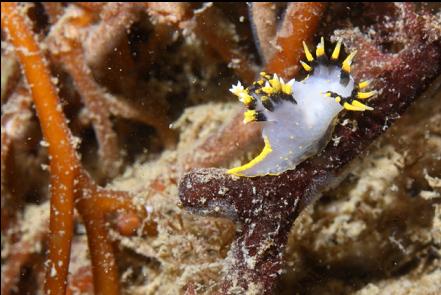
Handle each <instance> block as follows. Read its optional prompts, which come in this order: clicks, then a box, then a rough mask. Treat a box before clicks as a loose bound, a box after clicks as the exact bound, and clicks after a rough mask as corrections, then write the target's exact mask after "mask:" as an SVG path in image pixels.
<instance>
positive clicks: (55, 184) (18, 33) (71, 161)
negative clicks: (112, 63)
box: [1, 3, 80, 294]
mask: <svg viewBox="0 0 441 295" xmlns="http://www.w3.org/2000/svg"><path fill="white" fill-rule="evenodd" d="M1 23H2V27H3V29H4V30H5V31H6V32H7V33H8V36H9V38H10V40H11V43H12V44H13V45H14V47H15V49H16V54H17V56H18V58H19V60H20V63H21V65H22V66H23V71H24V74H25V76H26V79H27V82H28V85H29V88H30V90H31V94H32V98H33V100H34V103H35V108H36V110H37V113H38V117H39V120H40V124H41V127H42V130H43V134H44V137H45V138H46V140H47V141H48V143H49V154H50V155H51V160H50V167H51V213H50V214H51V219H50V226H49V230H50V235H49V254H48V255H49V261H50V263H49V265H48V269H47V271H48V272H47V277H46V291H47V292H49V290H50V292H51V294H64V293H65V291H66V278H67V273H68V265H69V259H70V245H71V240H72V234H73V207H74V206H73V200H74V179H75V176H76V175H77V174H78V171H79V167H80V166H79V160H78V157H77V155H76V152H75V150H74V148H73V145H72V144H71V138H72V136H71V134H70V131H69V129H68V127H67V125H66V120H65V118H64V115H63V113H62V110H61V105H60V104H59V99H58V95H57V90H56V89H55V87H54V85H53V84H52V81H51V75H50V73H49V70H48V68H47V65H46V61H45V59H44V57H43V55H42V53H41V51H40V48H39V46H38V44H37V42H36V40H35V39H34V36H33V33H32V31H31V29H30V26H29V25H28V24H27V23H26V21H25V18H24V16H23V13H22V11H21V8H20V6H19V5H18V4H17V3H2V4H1Z"/></svg>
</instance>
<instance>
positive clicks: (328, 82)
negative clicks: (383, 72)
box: [228, 37, 377, 177]
mask: <svg viewBox="0 0 441 295" xmlns="http://www.w3.org/2000/svg"><path fill="white" fill-rule="evenodd" d="M303 48H304V51H305V58H306V62H305V61H301V62H300V64H301V65H302V67H303V69H304V70H305V71H306V72H307V73H308V77H307V78H306V79H304V80H302V81H296V80H294V79H292V80H290V81H288V82H285V81H284V80H283V79H282V78H280V77H278V76H277V75H276V74H274V75H270V74H267V73H265V72H262V73H260V79H259V80H257V81H256V82H254V83H253V84H252V85H251V86H249V87H247V88H244V87H243V86H242V84H241V83H240V82H238V83H237V85H233V86H232V88H231V89H230V91H231V92H232V93H233V94H234V95H236V96H237V97H238V98H239V100H240V101H241V102H242V103H243V104H244V106H245V107H246V108H247V111H246V112H245V113H244V123H250V122H257V121H258V122H260V124H262V126H263V129H262V136H263V139H264V142H265V146H264V148H263V150H262V152H261V153H260V154H259V155H258V156H257V157H255V158H254V159H253V160H251V161H250V162H248V163H246V164H244V165H242V166H239V167H236V168H232V169H230V170H228V173H229V174H234V175H238V176H246V177H254V176H262V175H278V174H280V173H283V172H285V171H286V170H291V169H294V168H295V167H296V165H298V164H299V163H300V162H302V161H303V160H305V159H307V158H308V157H310V156H312V155H314V154H316V153H317V152H319V151H320V150H321V149H323V148H324V146H326V144H327V143H328V142H329V138H330V134H331V133H332V130H333V129H334V125H335V122H336V120H335V118H336V117H337V115H338V114H339V113H340V112H341V111H342V110H343V109H346V110H349V111H370V110H373V109H372V108H371V107H369V106H368V105H366V104H364V103H362V102H361V101H360V100H366V99H369V98H371V97H373V96H375V95H376V94H377V92H376V91H375V90H372V91H369V90H366V88H368V86H369V84H370V81H369V80H367V81H361V82H359V83H358V84H356V83H355V81H354V79H353V77H352V76H351V65H352V61H353V59H354V57H355V54H356V52H355V51H354V52H352V53H350V54H349V55H348V56H346V57H341V51H342V44H341V42H340V41H338V42H337V44H336V45H335V47H334V49H333V51H332V53H331V55H330V57H328V55H327V54H326V48H325V41H324V38H323V37H322V38H320V43H319V44H318V45H317V47H316V49H315V57H314V55H313V53H311V51H310V50H309V48H308V46H307V44H306V43H305V42H303Z"/></svg>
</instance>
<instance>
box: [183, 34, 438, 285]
mask: <svg viewBox="0 0 441 295" xmlns="http://www.w3.org/2000/svg"><path fill="white" fill-rule="evenodd" d="M409 69H412V70H409ZM440 72H441V44H440V42H439V41H435V42H427V41H424V40H418V42H414V43H413V44H412V45H411V46H409V47H408V48H407V49H405V50H403V51H401V52H400V53H399V55H398V56H397V57H394V67H390V68H386V69H385V71H384V72H383V73H382V74H381V75H380V76H378V77H377V78H376V83H375V85H374V87H375V88H376V89H381V90H380V93H381V94H380V95H379V97H377V98H376V99H375V100H372V101H370V105H372V107H374V109H375V110H374V111H373V112H371V113H361V114H345V116H344V117H343V118H342V119H353V120H355V121H356V122H357V127H356V128H354V129H352V128H351V127H352V126H351V127H349V126H347V125H346V126H343V125H342V124H340V125H338V126H337V127H336V129H335V133H334V134H335V136H337V137H341V140H340V143H339V144H338V145H337V146H334V145H333V144H330V145H328V146H327V147H326V149H325V150H324V151H323V152H322V153H320V154H319V155H317V156H315V157H313V158H311V159H310V160H307V161H305V162H303V163H302V164H300V165H299V166H298V167H297V168H296V170H292V171H287V172H285V173H283V174H281V175H280V176H264V177H256V178H245V177H241V178H238V177H235V176H231V175H228V174H226V170H224V169H195V170H192V171H191V172H190V173H188V174H187V175H185V176H184V178H183V179H182V181H181V183H180V186H179V196H180V199H181V201H182V203H183V205H184V207H186V208H187V209H188V210H190V211H191V212H195V213H198V214H208V215H211V216H223V217H228V218H231V219H233V220H234V221H236V222H237V223H238V225H239V229H240V230H239V231H238V233H237V236H236V240H235V241H234V242H233V244H232V248H231V250H230V257H229V261H228V266H227V269H226V276H225V277H224V281H223V283H222V290H223V293H226V294H229V293H230V292H232V291H238V292H239V293H240V292H243V291H244V290H248V291H252V292H254V293H257V294H270V293H271V292H272V290H273V288H274V286H275V284H276V282H277V278H278V277H279V276H280V274H281V271H282V265H283V263H282V262H283V260H282V257H283V250H284V248H285V245H286V242H287V235H288V232H289V230H290V228H291V226H292V224H293V222H294V220H295V219H296V217H297V216H298V215H299V213H300V212H301V211H302V209H303V208H304V207H306V206H307V205H308V204H310V203H311V202H312V201H313V200H314V198H315V197H316V196H317V195H318V194H319V193H320V192H321V191H323V190H324V189H326V188H328V187H329V186H331V185H333V184H335V183H336V182H337V180H338V178H339V177H340V176H342V175H344V170H345V169H346V168H347V167H348V164H349V163H350V162H351V161H352V160H353V159H354V158H356V157H357V156H359V155H360V154H361V153H363V151H365V150H366V148H367V147H368V146H369V144H370V143H371V142H372V141H373V140H374V139H375V138H377V137H378V136H379V135H381V134H383V133H384V132H385V130H386V129H387V128H388V126H390V124H391V123H392V122H393V121H395V120H396V119H397V118H399V116H400V114H402V113H403V112H404V111H405V110H406V109H407V108H408V107H409V105H410V104H411V103H412V102H413V101H414V100H415V99H416V98H417V96H418V95H419V94H420V93H421V92H422V91H423V90H424V89H425V88H426V86H427V85H428V84H429V83H430V81H431V80H433V79H434V78H436V77H437V76H438V75H439V74H440Z"/></svg>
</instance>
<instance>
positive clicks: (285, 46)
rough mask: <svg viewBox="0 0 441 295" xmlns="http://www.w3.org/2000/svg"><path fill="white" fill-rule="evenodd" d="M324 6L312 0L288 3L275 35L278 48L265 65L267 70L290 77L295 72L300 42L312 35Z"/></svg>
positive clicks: (300, 47) (299, 54)
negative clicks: (310, 0)
mask: <svg viewBox="0 0 441 295" xmlns="http://www.w3.org/2000/svg"><path fill="white" fill-rule="evenodd" d="M325 8H326V5H325V4H323V3H314V2H303V3H301V2H299V3H291V4H289V5H288V8H287V10H286V15H285V18H284V20H283V23H282V25H281V30H279V32H278V34H277V36H276V44H277V45H276V47H277V48H280V49H279V51H278V52H276V53H275V55H274V56H273V57H272V58H271V59H270V60H269V62H268V64H267V66H266V68H267V70H268V71H269V72H271V73H277V74H279V75H280V76H282V77H284V78H292V77H293V76H294V75H295V74H296V73H297V71H298V64H299V61H300V58H301V57H302V55H303V46H302V42H303V41H306V40H309V39H310V38H311V37H312V35H313V34H314V32H315V31H316V29H317V26H318V24H319V21H320V19H321V16H322V14H323V11H324V10H325Z"/></svg>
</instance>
